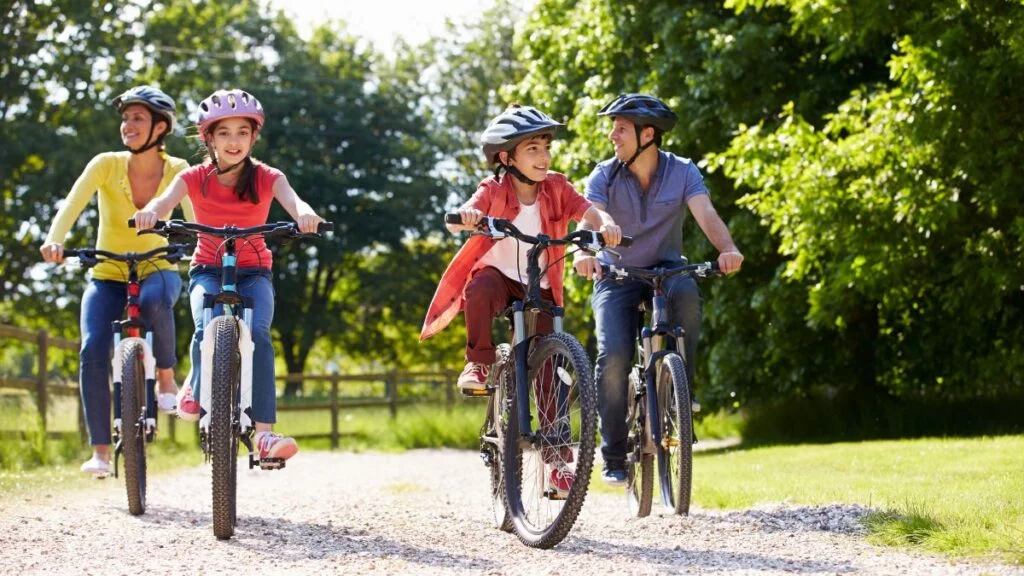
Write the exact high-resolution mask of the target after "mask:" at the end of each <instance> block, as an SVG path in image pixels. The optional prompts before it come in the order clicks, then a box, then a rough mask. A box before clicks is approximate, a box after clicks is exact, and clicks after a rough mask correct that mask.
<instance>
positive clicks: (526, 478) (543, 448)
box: [504, 333, 597, 548]
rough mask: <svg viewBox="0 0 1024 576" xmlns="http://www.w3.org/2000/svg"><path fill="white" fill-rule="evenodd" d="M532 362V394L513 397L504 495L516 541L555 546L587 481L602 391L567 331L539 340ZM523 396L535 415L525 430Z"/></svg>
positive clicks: (580, 502) (577, 506) (580, 503)
mask: <svg viewBox="0 0 1024 576" xmlns="http://www.w3.org/2000/svg"><path fill="white" fill-rule="evenodd" d="M527 366H528V394H527V397H526V398H519V397H517V396H518V395H517V394H515V393H513V394H512V395H511V396H510V398H511V399H512V401H511V402H510V403H509V405H510V415H509V416H510V417H509V420H508V428H507V430H506V433H505V438H504V440H505V451H504V452H505V453H504V458H505V497H506V503H507V504H508V508H509V513H510V514H511V515H512V522H513V527H514V529H515V533H516V536H518V537H519V540H520V541H521V542H523V543H524V544H526V545H527V546H530V547H534V548H551V547H552V546H554V545H556V544H558V543H559V542H561V541H562V539H563V538H565V536H566V534H568V533H569V530H570V529H571V528H572V526H573V524H574V523H575V522H576V517H577V516H578V515H579V512H580V509H581V508H582V506H583V501H584V499H585V498H586V495H587V488H588V487H589V485H590V473H591V470H592V468H593V464H594V444H595V440H596V436H597V390H596V389H595V388H594V383H593V379H592V377H591V366H590V360H589V359H588V358H587V354H586V352H585V351H584V350H583V347H582V346H581V345H580V343H579V342H578V341H577V340H576V339H575V338H573V337H572V336H569V335H568V334H564V333H555V334H549V335H547V336H544V337H543V338H541V339H539V340H538V341H537V342H536V344H535V345H534V348H533V351H532V352H531V354H530V357H529V361H528V364H527ZM512 388H513V389H514V388H515V386H514V385H513V386H512ZM518 402H526V403H528V406H529V412H530V415H531V419H530V420H531V422H535V423H536V424H537V429H536V430H533V431H530V430H527V431H525V432H526V434H527V435H525V436H524V435H523V434H522V433H521V430H520V426H519V419H518V407H517V406H518ZM569 479H571V480H569ZM567 485H568V489H567V490H565V488H566V487H567Z"/></svg>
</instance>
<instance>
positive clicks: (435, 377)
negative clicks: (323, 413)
mask: <svg viewBox="0 0 1024 576" xmlns="http://www.w3.org/2000/svg"><path fill="white" fill-rule="evenodd" d="M0 337H3V338H8V339H14V340H19V341H23V342H29V343H35V344H36V347H37V361H36V374H35V376H33V377H31V378H25V377H10V376H4V375H2V374H0V390H2V389H15V390H27V391H29V392H31V393H32V395H33V397H34V399H35V404H36V408H37V410H38V412H39V417H40V422H41V424H42V429H43V431H44V432H46V434H47V435H48V436H49V437H61V436H66V435H67V434H69V432H54V431H50V430H48V428H47V409H48V407H49V404H50V401H49V400H50V397H51V396H54V395H61V396H78V394H79V391H78V383H77V378H74V377H72V378H70V379H68V380H67V381H66V382H65V383H57V382H52V381H51V375H50V374H49V370H48V369H47V366H48V362H49V350H50V348H59V349H62V350H72V351H77V350H78V348H79V342H78V341H77V340H65V339H63V338H56V337H53V336H50V335H49V334H48V333H47V332H46V331H45V330H40V331H38V332H34V331H31V330H25V329H23V328H18V327H15V326H7V325H4V324H0ZM457 375H458V374H457V372H455V371H451V370H448V371H441V372H405V371H398V370H395V371H390V372H377V373H367V374H285V375H278V376H277V380H278V381H284V382H297V381H303V382H307V383H310V382H326V383H327V384H328V386H329V396H328V397H327V398H326V399H324V400H314V401H301V400H300V401H295V402H293V401H290V400H289V401H279V402H278V405H277V410H278V411H279V412H293V411H295V412H298V411H317V410H327V411H329V412H330V430H331V431H330V432H325V433H322V434H302V435H297V436H295V437H296V438H304V439H306V438H329V439H330V441H331V447H332V448H337V447H338V444H339V439H340V437H341V433H340V432H339V428H338V419H339V414H340V412H341V410H342V409H343V408H363V407H383V406H386V407H388V409H389V411H390V413H391V417H392V418H395V417H397V415H398V409H399V407H400V406H402V405H408V404H414V403H421V402H424V401H433V402H437V401H441V402H443V403H444V404H445V405H447V406H452V405H454V403H455V401H456V395H455V388H454V383H455V378H456V377H457ZM68 382H69V383H70V384H69V383H68ZM368 382H377V383H379V382H383V383H384V386H383V394H380V395H370V396H360V397H351V396H345V395H342V394H341V393H340V392H341V389H342V388H343V387H345V386H352V385H356V384H363V385H365V383H368ZM424 383H426V384H427V388H433V390H432V392H431V393H430V394H427V395H424V394H422V393H421V394H416V395H409V394H405V395H403V394H402V393H401V391H400V389H401V388H403V387H410V386H413V385H416V386H419V387H420V388H422V387H423V384H424ZM375 388H379V386H376V387H375ZM77 405H78V434H79V436H80V437H81V439H82V441H83V442H85V441H86V439H87V434H86V427H85V419H84V416H83V412H82V406H81V402H78V403H77ZM168 421H169V427H168V428H169V429H168V433H169V436H170V438H171V440H172V441H174V438H175V421H176V419H175V418H169V419H168ZM0 434H10V431H5V430H2V429H0ZM15 434H17V433H16V432H15Z"/></svg>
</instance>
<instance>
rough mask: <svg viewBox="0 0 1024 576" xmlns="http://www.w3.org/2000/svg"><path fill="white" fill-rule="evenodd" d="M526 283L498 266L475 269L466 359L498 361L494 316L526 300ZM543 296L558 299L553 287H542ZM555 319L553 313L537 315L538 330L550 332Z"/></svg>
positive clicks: (469, 291)
mask: <svg viewBox="0 0 1024 576" xmlns="http://www.w3.org/2000/svg"><path fill="white" fill-rule="evenodd" d="M525 295H526V287H525V286H523V285H522V284H520V283H519V282H516V281H515V280H512V279H511V278H509V277H508V276H505V275H504V274H502V273H501V272H500V271H499V270H498V269H497V268H491V267H489V266H488V267H487V268H481V269H480V270H477V271H476V272H474V273H473V277H472V278H470V280H469V283H468V284H466V290H465V296H466V304H465V308H464V313H465V315H466V361H467V362H477V363H480V364H487V365H491V364H494V358H495V356H494V341H493V339H492V338H491V324H492V323H493V322H494V317H495V316H497V315H498V314H500V313H501V312H502V311H503V310H505V309H506V308H508V307H509V305H510V304H512V301H513V300H522V299H523V298H525ZM540 296H541V298H543V299H544V300H547V301H548V302H552V301H553V300H554V296H553V295H552V294H551V290H550V289H549V290H541V291H540ZM553 329H554V319H553V318H552V317H551V315H550V314H546V313H544V312H541V313H540V314H538V315H537V334H550V333H551V331H552V330H553Z"/></svg>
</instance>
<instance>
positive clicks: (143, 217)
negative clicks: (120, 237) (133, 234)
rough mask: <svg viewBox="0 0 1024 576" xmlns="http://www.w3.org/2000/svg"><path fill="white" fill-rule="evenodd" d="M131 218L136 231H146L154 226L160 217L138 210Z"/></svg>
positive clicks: (153, 213) (154, 213)
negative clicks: (133, 220)
mask: <svg viewBox="0 0 1024 576" xmlns="http://www.w3.org/2000/svg"><path fill="white" fill-rule="evenodd" d="M132 218H134V219H135V229H136V230H148V229H149V228H152V227H154V226H156V222H157V220H159V219H160V216H158V215H157V213H156V212H147V211H145V210H139V211H138V212H136V213H135V216H132Z"/></svg>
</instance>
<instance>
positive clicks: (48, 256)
mask: <svg viewBox="0 0 1024 576" xmlns="http://www.w3.org/2000/svg"><path fill="white" fill-rule="evenodd" d="M39 253H40V254H42V255H43V260H45V261H46V262H53V263H55V264H60V263H61V262H63V261H64V245H63V244H59V243H57V242H51V243H50V244H43V245H42V246H41V247H40V248H39Z"/></svg>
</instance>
